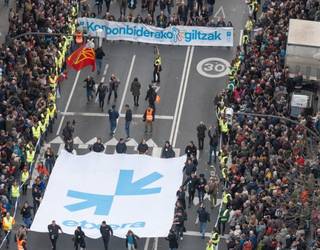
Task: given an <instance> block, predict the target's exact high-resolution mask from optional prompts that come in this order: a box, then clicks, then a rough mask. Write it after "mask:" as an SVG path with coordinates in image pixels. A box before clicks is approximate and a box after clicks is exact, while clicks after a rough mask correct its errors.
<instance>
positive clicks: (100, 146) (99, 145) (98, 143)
mask: <svg viewBox="0 0 320 250" xmlns="http://www.w3.org/2000/svg"><path fill="white" fill-rule="evenodd" d="M89 149H90V150H92V151H93V152H96V153H100V152H103V151H104V145H103V144H102V143H101V138H97V141H96V142H95V143H94V144H93V145H92V147H90V148H89Z"/></svg>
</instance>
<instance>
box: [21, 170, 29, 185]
mask: <svg viewBox="0 0 320 250" xmlns="http://www.w3.org/2000/svg"><path fill="white" fill-rule="evenodd" d="M28 179H29V172H28V171H26V172H22V174H21V182H22V183H25V182H26V181H27V180H28Z"/></svg>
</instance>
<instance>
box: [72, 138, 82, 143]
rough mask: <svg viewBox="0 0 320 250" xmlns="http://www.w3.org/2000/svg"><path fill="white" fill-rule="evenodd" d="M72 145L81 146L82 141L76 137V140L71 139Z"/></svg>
mask: <svg viewBox="0 0 320 250" xmlns="http://www.w3.org/2000/svg"><path fill="white" fill-rule="evenodd" d="M73 143H74V144H83V141H81V139H80V138H79V136H77V137H76V138H74V139H73Z"/></svg>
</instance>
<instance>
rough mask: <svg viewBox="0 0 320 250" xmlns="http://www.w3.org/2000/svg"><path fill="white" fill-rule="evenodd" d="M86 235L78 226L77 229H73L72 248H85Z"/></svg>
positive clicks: (81, 249)
mask: <svg viewBox="0 0 320 250" xmlns="http://www.w3.org/2000/svg"><path fill="white" fill-rule="evenodd" d="M85 237H86V235H85V234H84V232H83V231H82V229H81V227H80V226H78V227H77V229H76V230H75V231H74V236H73V240H74V249H75V250H85V249H86V241H85Z"/></svg>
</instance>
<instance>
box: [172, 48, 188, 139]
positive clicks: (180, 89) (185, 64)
mask: <svg viewBox="0 0 320 250" xmlns="http://www.w3.org/2000/svg"><path fill="white" fill-rule="evenodd" d="M189 53H190V46H188V48H187V52H186V58H185V60H184V65H183V71H182V77H181V81H180V88H179V94H178V99H177V103H176V108H175V111H174V116H173V117H174V118H173V122H172V127H171V133H170V138H169V141H170V142H172V139H173V134H174V131H175V125H176V122H177V114H178V109H179V104H180V99H181V93H182V89H183V85H184V78H185V74H186V69H187V65H188V60H189Z"/></svg>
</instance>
